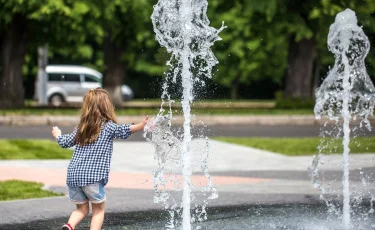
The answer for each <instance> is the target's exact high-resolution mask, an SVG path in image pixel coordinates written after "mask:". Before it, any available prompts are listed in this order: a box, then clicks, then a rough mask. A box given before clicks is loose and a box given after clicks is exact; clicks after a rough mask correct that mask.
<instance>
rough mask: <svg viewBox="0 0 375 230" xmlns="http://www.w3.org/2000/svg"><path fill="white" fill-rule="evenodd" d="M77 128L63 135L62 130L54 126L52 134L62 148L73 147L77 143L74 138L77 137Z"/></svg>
mask: <svg viewBox="0 0 375 230" xmlns="http://www.w3.org/2000/svg"><path fill="white" fill-rule="evenodd" d="M76 133H77V129H75V130H74V131H73V132H72V133H69V134H64V135H61V130H60V129H59V128H58V127H56V126H55V127H53V128H52V136H53V137H54V138H55V139H56V141H57V143H58V144H59V145H60V146H61V147H62V148H71V147H73V146H74V145H75V143H74V139H75V137H76Z"/></svg>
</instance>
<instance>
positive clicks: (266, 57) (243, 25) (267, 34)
mask: <svg viewBox="0 0 375 230" xmlns="http://www.w3.org/2000/svg"><path fill="white" fill-rule="evenodd" d="M276 7H277V2H276V1H267V3H266V2H265V1H255V0H254V1H247V0H235V1H220V0H212V1H210V2H209V7H208V10H209V12H208V14H209V18H210V20H211V21H212V22H213V23H212V24H213V26H214V27H219V26H220V23H221V22H222V21H224V22H225V24H226V26H227V28H226V29H225V30H224V31H222V32H221V33H220V36H221V37H222V38H223V40H222V41H220V42H218V43H217V44H216V45H215V48H214V53H215V54H216V56H217V57H218V59H219V61H220V64H219V70H218V72H217V74H215V80H216V81H217V82H219V83H220V84H223V85H225V86H227V87H230V89H231V93H230V94H231V98H232V99H236V98H237V95H238V87H239V85H240V84H245V85H249V84H251V83H252V82H253V81H256V80H259V79H261V78H266V79H269V81H270V82H271V81H274V82H281V79H282V77H283V73H284V69H285V67H286V57H287V56H286V55H287V49H286V48H287V45H286V44H287V43H286V37H285V36H284V35H282V32H283V31H281V29H280V27H278V26H276V25H275V24H274V23H272V19H273V18H274V14H276V12H277V10H278V9H277V8H276ZM250 93H251V92H249V95H250Z"/></svg>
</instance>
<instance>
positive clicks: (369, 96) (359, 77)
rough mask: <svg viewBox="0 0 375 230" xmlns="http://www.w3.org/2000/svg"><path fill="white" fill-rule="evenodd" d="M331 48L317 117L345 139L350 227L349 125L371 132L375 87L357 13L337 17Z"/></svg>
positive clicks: (315, 172)
mask: <svg viewBox="0 0 375 230" xmlns="http://www.w3.org/2000/svg"><path fill="white" fill-rule="evenodd" d="M328 48H329V50H330V51H331V52H332V53H333V54H334V55H335V65H334V67H333V68H332V69H331V71H330V72H329V73H328V76H327V78H326V79H325V80H324V81H323V83H322V85H321V86H320V88H318V89H317V90H316V104H315V109H314V112H315V115H316V117H317V118H321V117H322V116H326V117H328V118H329V120H330V121H334V123H335V124H336V125H340V126H341V127H342V128H339V129H337V132H335V134H336V135H335V136H336V137H335V138H337V137H340V138H341V134H342V136H343V141H342V146H343V197H344V198H343V224H344V228H346V229H348V228H350V190H349V153H350V149H349V143H350V132H351V128H350V124H351V123H352V124H356V125H358V124H359V126H360V127H361V128H363V127H365V128H367V129H371V125H370V122H369V120H368V116H372V115H373V109H374V105H375V100H374V99H375V88H374V85H373V84H372V82H371V80H370V78H369V76H368V75H367V73H366V67H365V62H364V59H365V57H366V56H367V54H368V52H369V49H370V43H369V40H368V38H367V36H366V35H365V34H364V32H363V30H362V28H361V27H359V26H358V25H357V17H356V15H355V13H354V11H352V10H350V9H346V10H345V11H343V12H341V13H339V14H337V16H336V19H335V22H334V23H333V24H332V25H331V27H330V31H329V34H328ZM321 157H322V156H321V154H319V156H317V158H316V160H315V161H314V162H313V165H312V168H311V171H312V172H313V182H314V183H315V184H317V185H316V186H317V187H319V188H322V187H321V186H320V185H319V182H318V181H317V180H316V177H317V175H318V165H319V161H320V159H321Z"/></svg>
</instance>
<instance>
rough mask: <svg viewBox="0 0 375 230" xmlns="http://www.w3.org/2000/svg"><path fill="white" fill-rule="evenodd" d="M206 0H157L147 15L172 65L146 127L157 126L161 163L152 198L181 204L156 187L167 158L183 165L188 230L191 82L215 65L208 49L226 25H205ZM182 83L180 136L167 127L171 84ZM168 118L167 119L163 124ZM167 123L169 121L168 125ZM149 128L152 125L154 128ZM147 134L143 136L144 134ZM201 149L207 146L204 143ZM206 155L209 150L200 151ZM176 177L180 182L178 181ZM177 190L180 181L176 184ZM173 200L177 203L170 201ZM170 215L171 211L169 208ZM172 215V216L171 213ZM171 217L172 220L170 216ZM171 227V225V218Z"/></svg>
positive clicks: (155, 136) (160, 182)
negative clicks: (152, 120) (157, 107)
mask: <svg viewBox="0 0 375 230" xmlns="http://www.w3.org/2000/svg"><path fill="white" fill-rule="evenodd" d="M207 6H208V3H207V1H206V0H159V2H158V3H157V4H156V5H155V6H154V12H153V14H152V16H151V19H152V22H153V25H154V31H155V33H156V39H157V40H158V42H159V43H160V45H161V46H163V47H165V48H166V49H167V51H168V52H169V53H171V54H172V57H171V59H170V60H169V61H168V63H167V65H168V66H169V67H170V68H171V69H170V71H169V72H168V73H167V74H166V81H165V84H164V85H163V94H162V105H161V109H160V112H159V114H158V116H157V118H156V120H155V121H156V123H153V124H151V126H150V127H146V130H147V129H148V128H150V129H151V130H152V129H155V130H154V131H152V132H147V133H148V134H151V135H150V137H149V138H148V139H149V140H150V141H151V142H152V143H154V145H155V146H156V159H157V161H158V164H159V167H158V169H157V170H156V172H155V175H154V182H155V191H156V197H157V199H156V201H157V202H160V201H162V202H163V203H165V204H166V208H170V209H173V210H177V212H178V213H179V212H180V211H181V208H177V207H178V206H176V205H169V203H168V202H167V201H168V200H174V201H175V198H172V197H173V196H172V195H171V194H169V193H166V192H160V190H159V187H160V186H165V185H166V181H165V179H163V178H165V177H164V172H165V170H166V168H167V167H166V166H167V165H168V162H169V163H170V162H173V168H174V169H173V170H172V171H174V172H175V171H176V170H178V169H181V168H182V176H183V182H182V184H183V185H182V189H183V199H182V212H183V215H182V217H183V223H182V227H183V229H184V230H185V229H191V221H194V220H196V218H195V217H191V213H190V206H191V202H192V199H193V198H194V197H193V196H192V190H191V189H192V181H191V175H192V172H193V170H194V166H193V165H192V164H191V162H192V157H193V152H192V146H191V142H192V135H191V119H192V118H191V103H192V101H193V99H194V97H193V85H194V83H195V82H201V85H204V78H205V77H208V78H211V72H212V68H213V67H214V66H215V65H216V64H217V63H218V61H217V59H216V57H215V55H214V54H213V52H212V51H211V49H210V47H211V46H212V45H213V44H214V42H215V41H218V40H221V39H220V37H219V36H218V34H219V33H220V31H221V30H223V29H224V26H222V27H221V28H220V29H219V30H217V29H215V28H212V27H210V26H209V24H210V21H209V20H208V18H207V15H206V12H207ZM179 79H180V81H181V85H182V91H183V92H182V98H181V106H182V110H183V114H184V123H183V134H181V135H177V136H175V135H174V134H173V133H172V132H171V130H170V126H171V120H172V109H171V104H172V103H173V102H174V101H173V100H171V97H170V94H169V93H168V90H169V82H173V83H177V82H178V81H179ZM166 100H167V103H168V105H169V112H168V113H169V115H168V117H165V112H166V111H165V109H164V108H163V105H164V104H165V103H166ZM166 120H168V121H169V122H166ZM167 123H168V125H167ZM152 127H153V128H152ZM158 127H159V128H158ZM146 135H147V134H146ZM204 148H208V144H206V145H205V147H204ZM204 152H206V153H208V150H206V151H204ZM207 157H208V156H202V159H203V160H202V165H206V166H202V167H201V170H202V171H203V173H204V175H205V176H206V178H207V180H208V187H209V189H208V190H210V191H211V192H212V195H211V196H210V197H211V198H216V197H217V192H216V190H215V189H214V186H213V184H212V181H211V179H210V177H209V175H208V170H207V162H206V160H205V159H207ZM177 181H179V180H177ZM177 187H179V189H181V188H180V183H177ZM174 203H175V202H174ZM173 213H175V212H174V211H173ZM199 213H200V214H199V215H195V216H198V219H200V218H201V217H199V216H201V214H202V215H203V216H205V213H206V212H205V204H204V205H202V206H201V211H200V212H199ZM171 216H174V214H173V215H171ZM172 219H173V218H172ZM169 227H170V228H174V227H175V226H174V223H173V221H172V222H171V224H170V226H169Z"/></svg>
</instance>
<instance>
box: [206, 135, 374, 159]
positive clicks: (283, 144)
mask: <svg viewBox="0 0 375 230" xmlns="http://www.w3.org/2000/svg"><path fill="white" fill-rule="evenodd" d="M213 139H215V140H219V141H223V142H228V143H232V144H238V145H244V146H249V147H253V148H258V149H263V150H267V151H271V152H275V153H281V154H283V155H287V156H304V155H313V154H316V153H318V149H317V147H318V146H319V144H320V142H321V138H319V137H311V138H238V137H215V138H213ZM341 143H342V140H333V141H330V145H328V146H327V147H325V148H324V151H323V153H329V154H340V153H342V152H343V150H342V144H341ZM349 147H350V149H351V151H350V152H351V153H375V137H360V138H355V139H352V140H351V143H350V146H349Z"/></svg>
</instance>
